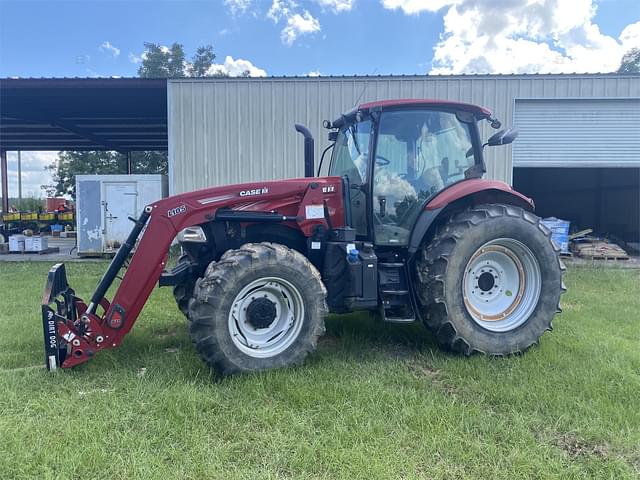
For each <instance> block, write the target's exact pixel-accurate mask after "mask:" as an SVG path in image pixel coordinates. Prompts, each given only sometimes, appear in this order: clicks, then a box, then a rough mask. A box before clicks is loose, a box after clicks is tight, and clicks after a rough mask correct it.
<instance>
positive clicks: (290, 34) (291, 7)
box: [267, 0, 351, 47]
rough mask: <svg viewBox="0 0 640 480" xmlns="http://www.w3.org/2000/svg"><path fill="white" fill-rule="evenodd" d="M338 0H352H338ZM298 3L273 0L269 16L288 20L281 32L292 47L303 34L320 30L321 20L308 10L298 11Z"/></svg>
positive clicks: (276, 21)
mask: <svg viewBox="0 0 640 480" xmlns="http://www.w3.org/2000/svg"><path fill="white" fill-rule="evenodd" d="M336 1H337V2H344V1H351V0H336ZM297 8H298V4H297V3H296V2H295V0H272V1H271V8H269V11H268V12H267V18H270V19H271V20H273V22H274V23H276V24H277V23H280V22H281V21H284V22H286V25H285V26H284V28H283V29H282V31H281V32H280V39H281V40H282V43H284V44H285V45H287V46H288V47H290V46H291V45H293V44H294V43H295V41H296V40H297V38H298V37H300V36H301V35H308V34H312V33H316V32H319V31H320V21H319V20H318V19H317V18H314V17H313V15H311V13H309V11H308V10H303V11H302V12H299V11H296V10H297Z"/></svg>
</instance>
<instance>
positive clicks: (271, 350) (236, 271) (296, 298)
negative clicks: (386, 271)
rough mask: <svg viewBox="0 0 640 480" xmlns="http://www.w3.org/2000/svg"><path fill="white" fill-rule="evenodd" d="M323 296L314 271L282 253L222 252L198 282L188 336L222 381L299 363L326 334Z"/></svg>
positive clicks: (272, 248) (256, 246) (268, 249)
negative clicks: (237, 374) (226, 377)
mask: <svg viewBox="0 0 640 480" xmlns="http://www.w3.org/2000/svg"><path fill="white" fill-rule="evenodd" d="M325 297H326V290H325V287H324V285H323V283H322V280H321V278H320V274H319V273H318V271H317V270H316V269H315V267H314V266H313V265H312V264H311V263H310V262H309V261H308V260H307V259H306V258H305V257H304V256H303V255H302V254H300V253H298V252H296V251H295V250H291V249H289V248H287V247H285V246H283V245H278V244H273V243H253V244H251V243H250V244H246V245H243V246H242V247H241V248H240V249H238V250H230V251H228V252H226V253H225V254H224V255H223V256H222V258H221V259H220V261H218V262H212V263H211V264H210V265H209V267H208V268H207V271H206V272H205V274H204V277H202V278H200V279H198V280H197V281H196V285H195V289H194V295H193V298H192V300H191V301H190V303H189V318H190V320H191V322H190V324H189V333H190V335H191V338H192V340H193V343H194V344H195V346H196V349H197V350H198V353H199V354H200V357H201V358H202V359H203V360H204V361H205V362H206V363H207V364H208V365H209V366H210V367H212V368H214V369H215V370H217V371H218V372H219V373H222V374H233V373H240V372H253V371H258V370H265V369H271V368H279V367H286V366H289V365H293V364H299V363H301V362H302V361H303V360H304V358H305V357H306V356H307V355H308V354H309V353H311V352H312V351H314V350H315V348H316V345H317V342H318V338H319V336H320V335H322V334H323V333H324V317H325V316H326V313H327V306H326V303H325Z"/></svg>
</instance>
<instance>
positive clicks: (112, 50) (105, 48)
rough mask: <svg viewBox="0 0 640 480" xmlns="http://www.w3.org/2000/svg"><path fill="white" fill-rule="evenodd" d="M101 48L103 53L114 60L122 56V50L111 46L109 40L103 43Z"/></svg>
mask: <svg viewBox="0 0 640 480" xmlns="http://www.w3.org/2000/svg"><path fill="white" fill-rule="evenodd" d="M99 48H100V51H101V52H106V53H108V54H109V55H111V56H112V57H113V58H116V57H117V56H118V55H120V49H119V48H117V47H114V46H113V45H111V42H109V41H108V40H106V41H104V42H102V43H101V44H100V47H99Z"/></svg>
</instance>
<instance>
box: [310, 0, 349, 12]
mask: <svg viewBox="0 0 640 480" xmlns="http://www.w3.org/2000/svg"><path fill="white" fill-rule="evenodd" d="M316 2H317V3H318V5H320V6H321V7H322V8H328V9H330V10H332V11H333V13H342V12H349V11H351V10H352V9H353V6H354V5H355V3H356V0H316Z"/></svg>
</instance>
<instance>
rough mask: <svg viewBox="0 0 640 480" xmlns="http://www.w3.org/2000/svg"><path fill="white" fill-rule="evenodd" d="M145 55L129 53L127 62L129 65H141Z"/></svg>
mask: <svg viewBox="0 0 640 480" xmlns="http://www.w3.org/2000/svg"><path fill="white" fill-rule="evenodd" d="M145 55H146V54H145V53H142V54H141V55H136V54H135V53H131V52H129V57H128V58H129V61H130V62H131V63H142V61H143V60H144V58H145Z"/></svg>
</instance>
